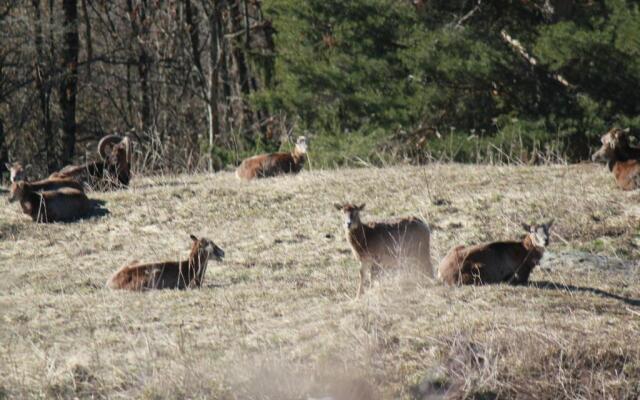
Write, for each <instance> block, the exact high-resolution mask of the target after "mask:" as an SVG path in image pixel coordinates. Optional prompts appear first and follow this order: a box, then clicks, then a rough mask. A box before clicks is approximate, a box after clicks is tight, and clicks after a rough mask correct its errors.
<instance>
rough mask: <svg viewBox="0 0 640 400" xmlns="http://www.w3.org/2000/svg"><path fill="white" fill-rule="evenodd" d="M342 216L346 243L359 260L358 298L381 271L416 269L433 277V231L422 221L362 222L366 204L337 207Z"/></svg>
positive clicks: (408, 219)
mask: <svg viewBox="0 0 640 400" xmlns="http://www.w3.org/2000/svg"><path fill="white" fill-rule="evenodd" d="M334 206H335V208H336V209H337V210H339V211H341V212H342V213H343V216H344V228H345V233H346V236H347V241H348V242H349V244H350V245H351V250H352V252H353V255H354V257H355V258H356V260H358V261H360V281H359V284H358V292H357V294H356V297H358V296H360V295H361V294H363V293H364V281H365V280H366V276H367V274H369V275H370V279H369V285H371V281H372V280H373V278H375V277H377V275H379V273H380V272H381V270H382V269H387V268H389V269H394V268H395V269H399V268H413V269H414V270H415V271H418V272H420V273H422V274H424V275H426V276H429V277H432V276H433V272H432V269H431V248H430V238H431V232H430V230H429V226H428V225H427V224H426V223H425V222H424V221H422V220H420V219H419V218H414V217H412V218H404V219H400V220H397V221H392V222H371V223H367V224H363V223H362V222H361V221H360V211H362V210H363V209H364V206H365V205H364V204H362V205H360V206H356V205H354V204H334Z"/></svg>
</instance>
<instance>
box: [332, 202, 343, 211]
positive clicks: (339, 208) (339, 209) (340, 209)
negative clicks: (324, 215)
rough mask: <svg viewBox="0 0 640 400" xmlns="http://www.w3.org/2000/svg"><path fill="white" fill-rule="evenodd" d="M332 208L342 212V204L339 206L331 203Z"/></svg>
mask: <svg viewBox="0 0 640 400" xmlns="http://www.w3.org/2000/svg"><path fill="white" fill-rule="evenodd" d="M333 206H334V207H335V208H336V210H338V211H342V204H339V203H333Z"/></svg>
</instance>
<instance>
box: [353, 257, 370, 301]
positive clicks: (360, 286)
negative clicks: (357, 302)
mask: <svg viewBox="0 0 640 400" xmlns="http://www.w3.org/2000/svg"><path fill="white" fill-rule="evenodd" d="M369 269H370V268H369V264H368V263H364V262H363V263H362V264H361V265H360V282H359V283H358V293H357V294H356V298H358V297H360V296H361V295H363V294H364V281H365V279H366V276H367V270H369Z"/></svg>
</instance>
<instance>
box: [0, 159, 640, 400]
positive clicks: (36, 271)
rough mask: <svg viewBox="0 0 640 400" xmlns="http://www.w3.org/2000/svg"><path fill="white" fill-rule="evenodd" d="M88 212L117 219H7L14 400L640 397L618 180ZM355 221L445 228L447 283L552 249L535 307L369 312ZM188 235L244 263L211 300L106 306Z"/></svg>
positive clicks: (388, 179) (225, 189)
mask: <svg viewBox="0 0 640 400" xmlns="http://www.w3.org/2000/svg"><path fill="white" fill-rule="evenodd" d="M91 197H94V198H99V199H102V200H105V201H106V207H107V208H108V209H109V210H110V214H109V215H108V216H106V217H102V218H95V219H91V220H86V221H82V222H79V223H73V224H53V225H36V224H34V223H32V222H31V221H30V220H29V218H28V217H27V216H25V215H23V214H21V213H20V212H18V208H19V207H18V205H16V204H8V203H7V200H6V195H2V196H1V197H0V273H1V274H2V279H1V280H0V343H1V346H0V398H2V397H9V398H13V397H17V398H24V397H52V398H55V397H63V398H68V397H76V396H77V397H81V398H82V397H91V396H93V397H95V398H103V397H109V398H148V399H156V398H225V399H307V398H321V397H323V396H329V395H332V396H336V398H338V397H337V396H338V394H337V393H338V392H339V391H340V390H345V389H344V388H345V387H350V386H351V389H346V390H352V391H354V390H355V389H353V387H359V388H360V389H362V388H363V387H364V388H365V389H366V388H368V390H372V391H374V392H377V394H378V395H379V396H381V397H382V398H427V396H432V397H428V398H433V399H435V398H440V397H441V396H444V394H445V393H448V395H449V396H452V397H453V398H459V397H467V398H474V397H475V398H495V397H497V398H513V397H519V398H533V397H536V398H558V397H570V398H583V399H585V398H586V399H588V398H593V399H596V398H605V397H606V398H637V397H638V396H640V378H639V377H640V347H638V341H637V338H638V337H640V336H639V335H640V269H639V268H638V262H637V261H635V260H637V259H638V257H639V256H640V250H639V246H640V231H639V226H640V224H639V222H640V206H639V205H638V204H640V193H638V192H632V193H623V192H620V191H618V190H617V189H616V188H615V187H614V183H613V179H612V177H611V176H610V175H609V174H608V172H607V171H606V168H604V167H602V166H596V165H587V164H585V165H576V166H549V167H489V166H462V165H437V164H436V165H430V166H427V167H396V168H386V169H353V170H339V171H312V172H303V173H301V174H300V175H298V176H296V177H284V178H274V179H268V180H263V181H257V182H251V183H241V182H239V181H237V180H236V179H235V177H234V176H233V175H232V174H231V173H220V174H216V175H193V176H167V177H150V178H145V177H137V178H136V179H135V180H134V184H133V187H132V188H131V189H130V190H127V191H118V192H112V193H105V194H100V193H94V194H92V195H91ZM345 200H348V201H354V202H366V203H367V209H366V210H365V213H364V215H363V219H364V220H365V221H369V220H373V219H382V218H389V217H393V216H402V215H417V216H420V217H422V218H424V219H425V220H427V221H428V222H429V223H430V225H431V226H432V229H433V236H432V245H433V250H432V254H433V257H434V260H435V261H436V262H437V261H439V259H440V258H441V257H442V256H443V255H444V254H445V252H446V251H447V250H448V248H449V247H450V246H452V245H454V244H459V243H475V242H479V241H486V240H494V239H509V238H516V237H520V236H521V233H522V232H521V228H520V222H535V221H540V220H543V219H544V220H546V219H548V218H551V217H555V218H556V223H555V225H554V228H555V234H554V235H552V238H551V240H552V242H551V245H550V249H549V251H548V252H547V255H546V256H545V259H544V260H543V263H542V266H541V267H540V268H537V269H536V270H534V272H533V274H532V277H531V279H532V281H533V284H532V285H531V286H529V287H510V286H505V285H498V286H491V287H465V288H450V287H444V286H442V285H440V284H438V283H436V282H426V283H423V282H414V280H413V279H411V277H410V276H406V275H405V276H403V275H402V274H391V275H388V276H386V277H383V279H382V281H381V282H380V284H378V285H375V286H374V287H373V289H372V290H371V291H369V292H367V293H366V294H365V296H364V297H363V298H361V299H359V300H354V299H353V297H354V294H355V292H356V285H357V276H358V272H357V271H358V265H357V263H356V261H355V260H354V259H353V256H352V255H351V252H350V250H349V247H348V245H347V243H346V241H345V239H344V235H343V232H342V226H341V217H340V215H339V214H338V212H337V211H335V210H334V208H333V207H332V204H333V203H334V202H336V201H345ZM627 204H628V205H627ZM189 233H194V234H196V235H198V236H200V235H202V236H205V237H209V238H211V239H212V240H213V241H214V242H216V243H217V244H218V245H219V246H221V247H222V248H223V249H224V250H225V251H226V253H227V258H226V260H225V261H224V262H223V263H221V264H217V263H212V264H210V266H209V269H208V271H207V277H206V280H205V284H204V287H203V288H202V289H200V290H189V291H183V292H177V291H157V292H148V293H125V292H113V291H109V290H106V289H104V288H103V285H104V282H105V281H106V279H107V278H108V277H109V275H110V274H111V273H112V272H113V271H115V270H116V269H117V268H118V267H119V266H121V265H123V264H124V263H127V262H129V261H132V260H135V259H139V260H142V261H153V260H161V259H176V258H178V257H186V255H187V252H188V248H189V244H190V240H189V236H188V235H189ZM339 388H342V389H339ZM362 390H364V389H362ZM516 395H517V396H516Z"/></svg>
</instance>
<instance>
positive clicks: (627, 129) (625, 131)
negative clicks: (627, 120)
mask: <svg viewBox="0 0 640 400" xmlns="http://www.w3.org/2000/svg"><path fill="white" fill-rule="evenodd" d="M622 132H624V133H629V132H631V128H629V127H626V128H624V129H623V130H622Z"/></svg>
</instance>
